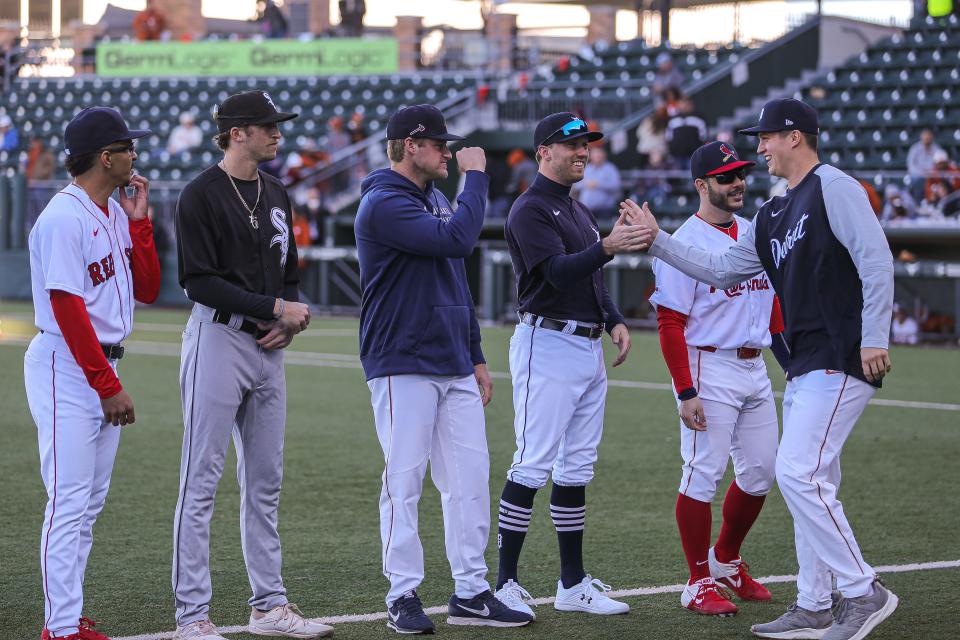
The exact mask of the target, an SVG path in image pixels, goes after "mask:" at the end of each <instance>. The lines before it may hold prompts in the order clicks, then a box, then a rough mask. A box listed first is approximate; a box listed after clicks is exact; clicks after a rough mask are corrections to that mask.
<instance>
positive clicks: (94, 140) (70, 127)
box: [63, 107, 151, 156]
mask: <svg viewBox="0 0 960 640" xmlns="http://www.w3.org/2000/svg"><path fill="white" fill-rule="evenodd" d="M150 133H151V132H150V130H149V129H129V128H127V123H126V122H124V121H123V116H121V115H120V112H119V111H117V110H116V109H111V108H110V107H88V108H87V109H84V110H83V111H81V112H80V113H78V114H77V115H75V116H74V117H73V120H71V121H70V122H68V123H67V128H66V129H65V130H64V132H63V142H64V146H65V147H66V153H67V155H68V156H82V155H83V154H85V153H91V152H93V151H96V150H97V149H103V148H104V147H107V146H109V145H111V144H113V143H114V142H118V141H120V140H136V139H137V138H142V137H143V136H147V135H150Z"/></svg>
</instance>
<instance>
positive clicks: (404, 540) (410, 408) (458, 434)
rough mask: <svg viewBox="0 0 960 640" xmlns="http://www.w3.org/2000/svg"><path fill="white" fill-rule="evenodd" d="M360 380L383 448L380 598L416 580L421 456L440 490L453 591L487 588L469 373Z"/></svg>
mask: <svg viewBox="0 0 960 640" xmlns="http://www.w3.org/2000/svg"><path fill="white" fill-rule="evenodd" d="M367 386H369V387H370V393H371V404H372V405H373V416H374V421H375V422H376V427H377V438H378V439H379V440H380V447H381V448H382V449H383V456H384V469H383V476H382V480H383V486H382V489H381V491H380V537H381V541H382V544H383V575H384V576H386V578H387V579H388V580H389V581H390V590H389V591H388V592H387V597H386V602H387V605H388V606H389V605H390V603H392V602H393V601H394V600H396V599H397V598H399V597H400V596H402V595H403V594H404V593H406V592H407V591H409V590H410V589H416V588H417V587H419V586H420V583H421V582H423V576H424V569H423V546H422V545H421V544H420V536H419V533H418V524H417V511H418V505H419V503H420V495H421V493H422V491H423V477H424V474H425V473H426V470H427V463H428V462H429V463H430V476H431V477H432V478H433V483H434V485H436V487H437V489H438V490H439V491H440V499H441V505H442V507H443V529H444V539H445V542H446V548H447V560H448V561H449V562H450V570H451V572H452V574H453V580H454V586H455V590H456V594H457V596H459V597H461V598H472V597H473V596H475V595H477V594H478V593H482V592H484V591H486V590H488V589H489V588H490V585H489V584H488V583H487V581H486V575H487V563H486V560H485V559H484V557H483V554H484V551H485V550H486V548H487V537H488V535H489V533H490V487H489V484H488V481H489V476H490V457H489V454H488V453H487V434H486V422H485V419H484V415H483V402H482V400H481V398H480V391H479V389H478V387H477V381H476V378H474V376H472V375H469V376H428V375H415V374H414V375H410V374H408V375H396V376H384V377H380V378H374V379H372V380H369V381H368V382H367Z"/></svg>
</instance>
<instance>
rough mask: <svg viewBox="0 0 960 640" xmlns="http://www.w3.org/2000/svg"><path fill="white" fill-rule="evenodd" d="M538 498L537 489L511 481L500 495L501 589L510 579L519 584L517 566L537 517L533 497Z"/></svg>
mask: <svg viewBox="0 0 960 640" xmlns="http://www.w3.org/2000/svg"><path fill="white" fill-rule="evenodd" d="M536 495H537V490H536V489H531V488H530V487H525V486H523V485H522V484H517V483H516V482H512V481H510V480H507V483H506V484H505V485H504V486H503V493H502V494H501V495H500V516H499V523H498V527H497V548H498V549H499V550H500V571H499V574H498V576H497V589H499V588H500V587H502V586H503V585H504V583H506V581H507V580H513V581H514V582H519V580H518V579H517V563H518V562H519V561H520V550H521V549H522V548H523V539H524V538H526V537H527V529H529V528H530V518H531V517H532V516H533V498H534V497H535V496H536Z"/></svg>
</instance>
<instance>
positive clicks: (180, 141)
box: [167, 111, 203, 155]
mask: <svg viewBox="0 0 960 640" xmlns="http://www.w3.org/2000/svg"><path fill="white" fill-rule="evenodd" d="M201 144H203V131H201V130H200V127H198V126H197V125H196V123H195V121H194V118H193V114H192V113H190V112H189V111H184V112H183V113H181V114H180V124H178V125H177V126H175V127H174V128H173V129H171V130H170V139H169V140H167V153H169V154H170V155H174V154H177V153H180V152H182V151H189V150H191V149H196V148H197V147H199V146H200V145H201Z"/></svg>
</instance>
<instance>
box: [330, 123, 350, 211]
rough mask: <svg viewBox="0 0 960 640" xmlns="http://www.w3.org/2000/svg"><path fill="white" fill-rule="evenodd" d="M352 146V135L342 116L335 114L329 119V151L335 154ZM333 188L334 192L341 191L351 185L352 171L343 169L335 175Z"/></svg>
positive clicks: (332, 183)
mask: <svg viewBox="0 0 960 640" xmlns="http://www.w3.org/2000/svg"><path fill="white" fill-rule="evenodd" d="M349 146H350V135H349V134H348V133H347V131H346V127H344V124H343V118H342V117H341V116H333V117H332V118H330V119H329V120H327V140H326V147H327V152H328V153H329V154H330V155H331V156H333V155H336V153H337V152H338V151H340V150H341V149H345V148H347V147H349ZM330 186H331V188H332V189H333V192H334V193H340V192H342V191H344V190H345V189H346V188H347V187H348V186H350V172H349V171H341V172H340V173H338V174H336V175H334V176H333V179H332V182H331V185H330Z"/></svg>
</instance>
